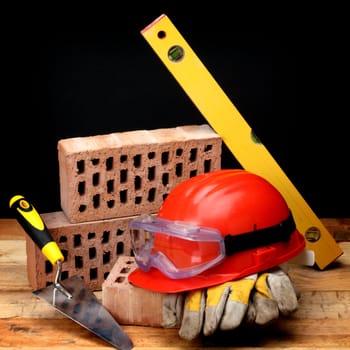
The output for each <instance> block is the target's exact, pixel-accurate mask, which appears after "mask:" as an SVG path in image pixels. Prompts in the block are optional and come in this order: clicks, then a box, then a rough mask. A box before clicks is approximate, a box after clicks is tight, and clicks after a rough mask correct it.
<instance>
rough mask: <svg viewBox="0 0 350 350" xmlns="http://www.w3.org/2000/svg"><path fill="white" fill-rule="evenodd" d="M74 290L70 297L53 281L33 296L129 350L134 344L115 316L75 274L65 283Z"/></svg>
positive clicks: (113, 343)
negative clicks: (56, 286)
mask: <svg viewBox="0 0 350 350" xmlns="http://www.w3.org/2000/svg"><path fill="white" fill-rule="evenodd" d="M62 285H63V286H64V288H65V289H66V290H67V291H68V292H69V293H71V295H72V298H68V297H67V296H66V295H65V294H64V293H62V292H61V291H59V290H58V289H57V288H55V286H54V285H53V284H51V285H49V286H48V287H45V288H43V289H39V290H36V291H34V292H33V294H34V295H36V296H38V297H39V298H40V299H42V300H44V301H46V302H47V303H49V304H50V305H52V306H53V307H54V308H55V309H57V310H58V311H60V312H61V313H62V314H63V315H65V316H67V317H69V318H70V319H72V320H73V321H75V322H77V323H78V324H80V325H81V326H83V327H85V328H86V329H88V330H89V331H91V332H92V333H94V334H96V335H97V336H98V337H100V338H102V339H104V340H105V341H107V342H108V343H110V344H111V345H113V346H114V347H116V348H117V349H121V350H130V349H132V348H133V343H132V341H131V339H130V338H129V337H128V335H127V334H126V333H125V332H124V331H123V329H122V328H121V327H120V325H119V324H118V323H117V322H116V320H115V319H114V318H113V316H112V315H111V314H110V313H109V312H108V311H107V310H106V308H105V307H104V306H103V305H102V304H101V303H100V302H99V300H98V299H97V298H96V296H95V294H93V293H92V292H91V291H90V290H89V289H88V288H87V287H86V284H85V282H84V280H83V279H82V278H80V277H79V276H73V277H70V278H68V279H65V280H64V281H63V282H62Z"/></svg>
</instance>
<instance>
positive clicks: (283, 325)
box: [0, 219, 350, 350]
mask: <svg viewBox="0 0 350 350" xmlns="http://www.w3.org/2000/svg"><path fill="white" fill-rule="evenodd" d="M321 220H322V221H323V222H324V224H325V226H326V227H327V228H328V229H329V231H330V232H331V233H332V235H333V236H334V238H335V239H336V241H337V242H338V244H339V245H340V247H341V249H342V250H343V251H344V254H343V255H342V256H341V257H339V258H338V259H337V260H336V261H335V262H334V263H333V264H331V266H328V267H327V269H325V270H323V271H318V270H317V269H315V268H312V267H306V266H298V265H291V264H290V265H288V267H289V273H290V276H291V277H292V279H293V281H294V283H295V284H296V285H297V286H298V287H299V288H300V290H301V297H300V300H299V307H298V310H297V311H296V312H295V313H294V314H293V315H292V316H290V317H288V318H285V319H279V320H278V321H277V322H275V323H273V324H272V325H269V326H266V327H260V328H257V327H256V328H255V327H251V328H248V329H240V330H236V331H232V332H225V333H221V334H217V335H215V336H212V337H207V338H199V339H196V340H194V341H185V340H183V339H181V338H180V337H179V336H178V334H177V329H163V328H153V327H140V326H127V325H122V328H123V329H124V330H125V332H126V333H127V334H128V335H129V336H130V338H131V339H132V341H133V342H134V344H135V350H137V349H156V350H157V349H158V350H177V349H192V350H197V349H201V348H207V347H208V348H211V349H215V348H226V349H245V350H247V349H254V348H260V347H263V348H265V349H282V348H289V349H320V348H326V349H337V350H338V349H345V348H347V349H350V219H321ZM26 262H27V261H26V250H25V240H24V234H23V231H22V228H21V227H20V226H19V225H18V223H17V222H16V221H15V220H13V219H1V220H0V349H7V350H9V349H31V350H39V349H43V348H45V349H47V348H52V349H54V350H59V349H62V350H63V349H94V350H102V349H108V348H110V349H113V347H112V346H111V345H109V344H107V343H105V342H104V341H103V340H101V339H100V338H98V337H97V336H95V335H93V334H92V333H91V332H89V331H87V330H86V329H85V328H83V327H81V326H79V325H78V324H77V323H75V322H74V321H72V320H70V319H68V318H66V317H64V316H63V315H61V314H60V313H59V312H58V311H56V310H55V309H54V308H53V307H51V306H50V305H48V304H47V303H45V302H43V301H41V300H39V299H38V298H37V297H36V296H34V295H33V294H32V288H31V287H30V285H29V283H28V280H27V267H26ZM95 294H96V295H97V297H98V298H99V299H100V298H101V292H95ZM100 300H101V299H100Z"/></svg>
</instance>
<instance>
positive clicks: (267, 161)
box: [141, 14, 343, 269]
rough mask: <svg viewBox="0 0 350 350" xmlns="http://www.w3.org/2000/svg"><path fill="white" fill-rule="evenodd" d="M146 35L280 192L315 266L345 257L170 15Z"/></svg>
mask: <svg viewBox="0 0 350 350" xmlns="http://www.w3.org/2000/svg"><path fill="white" fill-rule="evenodd" d="M141 34H142V36H143V37H144V38H145V39H146V41H147V42H148V43H149V45H150V46H151V47H152V49H153V50H154V51H155V53H156V54H157V55H158V57H159V58H160V59H161V61H162V62H163V63H164V65H165V66H166V67H167V69H168V70H169V72H170V73H171V74H172V75H173V76H174V78H175V79H176V80H177V82H178V83H179V84H180V86H181V87H182V89H183V90H184V91H185V92H186V94H187V95H188V96H189V97H190V99H191V100H192V102H193V103H194V104H195V106H196V107H197V108H198V109H199V111H200V112H201V114H202V115H203V116H204V117H205V118H206V120H207V121H208V123H209V124H210V125H211V127H212V128H213V129H214V130H215V132H216V133H217V134H218V135H220V136H221V138H222V140H223V141H224V143H225V144H226V146H227V147H228V149H229V150H230V151H231V152H232V154H233V155H234V157H235V158H236V159H237V161H238V162H239V163H240V164H241V166H242V167H243V168H245V169H246V170H248V171H251V172H253V173H255V174H257V175H260V176H262V177H264V178H265V179H266V180H268V181H269V182H270V183H271V184H272V185H274V186H275V187H276V188H277V189H278V190H279V191H280V192H281V194H282V195H283V197H284V198H285V200H286V201H287V203H288V205H289V207H290V209H291V211H292V213H293V216H294V218H295V221H296V225H297V228H298V230H299V231H300V233H302V234H303V235H304V237H305V241H306V249H307V250H311V251H313V252H314V262H315V264H316V265H317V266H318V267H319V268H320V269H324V268H325V267H327V266H328V265H329V264H330V263H332V262H333V261H334V260H336V259H337V258H338V257H339V256H340V255H342V254H343V251H342V250H341V249H340V247H339V245H338V244H337V243H336V241H335V240H334V238H333V237H332V235H331V234H330V233H329V232H328V230H327V229H326V227H325V226H324V225H323V223H322V222H321V221H320V219H319V218H318V217H317V216H316V214H315V213H314V212H313V210H312V209H311V208H310V206H309V205H308V204H307V203H306V201H305V200H304V198H303V197H302V195H301V194H300V193H299V191H298V190H297V189H296V187H295V186H294V185H293V183H292V182H291V181H290V179H289V178H288V177H287V176H286V174H285V173H284V171H283V170H282V169H281V167H280V166H279V165H278V163H277V162H276V161H275V159H274V158H273V157H272V156H271V154H270V153H269V151H268V150H267V149H266V147H265V146H264V145H263V144H262V143H261V142H260V141H259V139H258V138H257V137H256V136H255V135H254V133H253V131H252V128H251V127H250V126H249V125H248V123H247V122H246V121H245V119H244V118H243V117H242V115H241V114H240V112H239V111H238V110H237V108H236V107H235V106H234V104H233V103H232V102H231V101H230V99H229V98H228V97H227V95H226V94H225V93H224V92H223V90H222V89H221V87H220V86H219V85H218V83H217V82H216V81H215V79H214V78H213V76H212V75H211V74H210V73H209V72H208V70H207V69H206V67H205V66H204V65H203V63H202V62H201V61H200V59H199V58H198V57H197V55H196V54H195V52H194V51H193V50H192V48H191V47H190V46H189V44H188V43H187V42H186V41H185V39H184V38H183V37H182V35H181V34H180V33H179V31H178V30H177V28H176V27H175V25H174V24H173V23H172V22H171V20H170V19H169V18H168V16H167V15H165V14H162V15H161V16H159V17H158V18H157V19H155V20H154V21H153V22H152V23H150V24H149V25H148V26H147V27H146V28H144V29H143V30H141Z"/></svg>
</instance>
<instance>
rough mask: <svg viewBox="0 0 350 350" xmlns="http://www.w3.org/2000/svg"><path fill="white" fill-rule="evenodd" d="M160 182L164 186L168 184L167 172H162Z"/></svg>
mask: <svg viewBox="0 0 350 350" xmlns="http://www.w3.org/2000/svg"><path fill="white" fill-rule="evenodd" d="M162 184H163V186H166V185H168V184H169V173H164V174H163V175H162Z"/></svg>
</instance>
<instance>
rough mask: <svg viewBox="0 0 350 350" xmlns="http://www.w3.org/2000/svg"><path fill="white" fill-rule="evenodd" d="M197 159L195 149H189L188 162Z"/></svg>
mask: <svg viewBox="0 0 350 350" xmlns="http://www.w3.org/2000/svg"><path fill="white" fill-rule="evenodd" d="M196 159H197V148H191V151H190V162H194V161H195V160H196Z"/></svg>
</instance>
